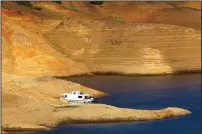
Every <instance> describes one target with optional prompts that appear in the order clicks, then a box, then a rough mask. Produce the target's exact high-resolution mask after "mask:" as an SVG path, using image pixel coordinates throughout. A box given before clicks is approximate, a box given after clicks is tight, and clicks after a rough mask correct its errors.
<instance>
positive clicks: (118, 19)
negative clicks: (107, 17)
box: [112, 17, 124, 22]
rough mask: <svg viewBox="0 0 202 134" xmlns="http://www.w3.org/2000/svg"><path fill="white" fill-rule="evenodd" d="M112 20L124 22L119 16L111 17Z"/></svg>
mask: <svg viewBox="0 0 202 134" xmlns="http://www.w3.org/2000/svg"><path fill="white" fill-rule="evenodd" d="M112 21H114V22H124V19H122V18H121V17H113V19H112Z"/></svg>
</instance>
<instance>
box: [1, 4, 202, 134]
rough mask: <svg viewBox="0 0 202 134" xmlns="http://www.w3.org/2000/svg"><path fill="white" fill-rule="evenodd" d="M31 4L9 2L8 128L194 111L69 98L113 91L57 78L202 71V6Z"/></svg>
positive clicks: (5, 43)
mask: <svg viewBox="0 0 202 134" xmlns="http://www.w3.org/2000/svg"><path fill="white" fill-rule="evenodd" d="M32 4H33V5H29V6H25V5H20V4H17V3H16V2H3V3H2V7H3V8H2V71H3V74H2V127H3V129H5V130H8V129H15V130H19V129H23V130H26V129H47V128H52V127H55V126H57V125H59V124H61V123H77V122H114V121H143V120H145V121H146V120H157V119H164V118H171V117H176V116H182V115H187V114H190V113H191V112H190V111H187V110H184V109H180V108H166V109H162V110H135V109H124V108H117V107H112V106H108V105H104V104H89V105H79V106H72V105H68V104H64V103H63V102H61V101H59V95H60V94H61V93H64V92H71V91H73V90H80V91H83V92H86V93H89V94H92V95H93V96H96V97H101V96H105V95H107V94H106V93H103V92H100V91H97V90H95V89H91V88H88V87H85V86H82V85H80V84H77V83H73V82H70V81H66V80H61V79H58V77H61V76H65V77H66V76H72V75H82V74H105V73H109V74H110V73H111V74H112V73H119V74H123V75H137V74H138V75H145V74H150V75H156V74H173V73H176V72H180V71H181V72H182V71H184V72H186V71H190V72H191V71H200V70H201V51H200V50H201V45H200V40H201V38H200V35H201V32H200V31H199V29H200V26H201V23H199V22H200V21H201V18H200V15H201V12H200V10H201V8H200V7H198V6H196V5H194V4H193V3H192V4H191V6H190V4H186V3H183V4H179V3H178V5H177V6H171V5H170V4H166V3H155V2H154V3H148V2H145V3H144V4H143V3H138V2H135V3H133V2H132V3H131V2H129V3H113V2H112V3H108V2H106V3H104V5H102V6H97V5H92V4H89V3H83V2H81V3H79V2H78V3H77V2H67V3H66V2H63V3H62V4H56V3H52V2H32ZM134 4H135V8H133V6H132V5H134ZM145 5H146V6H145ZM112 7H113V8H112ZM190 7H191V8H190ZM195 7H197V8H195ZM113 9H114V10H113ZM147 9H149V10H147ZM119 10H120V11H119ZM116 11H118V12H116ZM123 11H124V13H122V12H123ZM163 11H166V12H167V14H166V13H165V12H163ZM129 12H130V14H128V13H129ZM126 13H127V14H128V15H126ZM165 14H166V15H165ZM174 14H175V15H174ZM185 15H188V16H192V17H191V19H189V18H190V17H184V16H185ZM81 111H82V112H81ZM89 113H90V114H89Z"/></svg>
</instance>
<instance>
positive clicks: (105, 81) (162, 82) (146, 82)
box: [36, 74, 201, 134]
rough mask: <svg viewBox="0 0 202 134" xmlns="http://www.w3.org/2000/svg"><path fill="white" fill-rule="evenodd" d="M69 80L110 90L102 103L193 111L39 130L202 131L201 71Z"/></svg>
mask: <svg viewBox="0 0 202 134" xmlns="http://www.w3.org/2000/svg"><path fill="white" fill-rule="evenodd" d="M68 80H71V81H73V82H77V83H79V84H81V85H84V86H87V87H91V88H94V89H97V90H101V91H104V92H107V93H109V94H110V96H108V97H104V98H102V99H100V100H99V103H105V104H109V105H113V106H117V107H123V108H136V109H161V108H165V107H180V108H185V109H188V110H190V111H191V112H192V114H191V115H188V116H183V117H178V118H173V119H165V120H158V121H149V122H147V121H145V122H130V123H102V124H99V123H98V124H71V125H65V126H59V127H58V128H56V129H54V130H52V131H48V132H39V133H36V134H81V133H82V134H95V133H96V134H108V133H110V134H113V133H116V134H201V74H189V75H175V76H172V75H169V76H148V77H145V76H144V77H126V76H91V77H74V78H68Z"/></svg>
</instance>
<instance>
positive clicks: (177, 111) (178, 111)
mask: <svg viewBox="0 0 202 134" xmlns="http://www.w3.org/2000/svg"><path fill="white" fill-rule="evenodd" d="M93 105H94V106H98V107H100V106H101V107H104V108H107V109H111V110H115V111H119V110H121V112H120V111H119V114H118V115H117V114H116V112H114V114H113V112H110V111H109V112H106V113H105V114H111V115H110V116H109V115H108V116H103V115H102V116H100V115H96V114H95V115H96V116H94V117H89V116H84V117H82V116H81V115H78V116H76V117H71V116H69V117H67V116H64V119H62V118H60V120H55V121H54V120H52V121H51V124H50V123H49V124H43V125H42V124H41V125H38V126H37V125H27V124H16V126H15V125H9V126H2V131H4V132H15V131H18V132H20V131H23V132H25V131H27V132H28V131H30V132H33V131H49V130H52V129H55V128H57V127H59V126H63V125H69V124H91V123H99V124H102V123H125V122H146V121H155V120H163V119H169V118H178V117H181V116H187V115H190V114H191V112H190V111H189V110H185V109H182V108H177V107H168V108H164V109H160V110H138V109H127V108H117V107H113V106H110V105H104V104H93ZM94 106H93V107H94ZM82 107H88V108H89V107H90V108H91V107H92V106H85V105H84V106H82ZM95 108H96V107H95ZM82 110H85V109H82ZM63 112H64V111H63ZM87 112H88V111H87ZM93 114H94V113H93ZM123 114H125V115H124V116H123ZM65 115H66V114H65ZM59 117H62V115H61V114H59ZM20 125H21V126H20Z"/></svg>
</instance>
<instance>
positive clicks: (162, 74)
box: [55, 70, 201, 78]
mask: <svg viewBox="0 0 202 134" xmlns="http://www.w3.org/2000/svg"><path fill="white" fill-rule="evenodd" d="M187 74H201V70H181V71H176V72H173V73H158V74H141V73H139V74H137V73H136V74H132V73H131V74H126V73H122V72H99V71H96V72H89V73H82V74H74V75H69V76H55V78H71V77H82V76H100V75H104V76H110V75H116V76H127V77H147V76H168V75H187Z"/></svg>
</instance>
